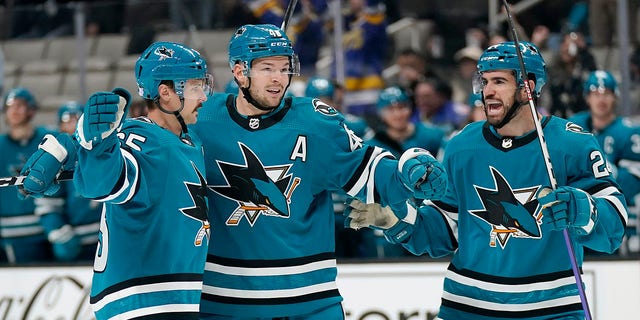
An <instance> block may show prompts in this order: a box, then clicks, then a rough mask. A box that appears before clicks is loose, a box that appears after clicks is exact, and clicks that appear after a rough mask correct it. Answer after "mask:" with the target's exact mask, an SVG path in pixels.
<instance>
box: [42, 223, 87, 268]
mask: <svg viewBox="0 0 640 320" xmlns="http://www.w3.org/2000/svg"><path fill="white" fill-rule="evenodd" d="M47 238H48V239H49V242H51V246H52V247H53V254H54V255H55V257H56V259H57V260H59V261H73V260H74V259H75V258H76V257H77V256H78V255H79V254H80V249H81V244H80V240H79V239H78V237H76V234H75V233H74V232H73V228H71V226H70V225H68V224H65V225H64V226H62V227H60V228H58V229H55V230H53V231H51V232H49V234H48V236H47Z"/></svg>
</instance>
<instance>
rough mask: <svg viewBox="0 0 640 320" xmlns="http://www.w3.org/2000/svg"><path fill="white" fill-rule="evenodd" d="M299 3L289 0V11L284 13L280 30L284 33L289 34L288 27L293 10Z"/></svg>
mask: <svg viewBox="0 0 640 320" xmlns="http://www.w3.org/2000/svg"><path fill="white" fill-rule="evenodd" d="M297 3H298V0H289V4H288V5H287V9H286V10H285V11H284V16H283V17H282V25H281V26H280V29H281V30H282V31H284V32H287V27H288V26H289V20H290V19H291V16H292V15H293V10H294V9H295V8H296V4H297Z"/></svg>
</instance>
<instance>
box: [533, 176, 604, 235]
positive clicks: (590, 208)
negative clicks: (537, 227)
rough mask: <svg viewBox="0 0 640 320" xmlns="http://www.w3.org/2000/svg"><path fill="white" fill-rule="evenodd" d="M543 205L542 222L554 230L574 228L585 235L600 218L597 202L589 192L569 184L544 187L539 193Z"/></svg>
mask: <svg viewBox="0 0 640 320" xmlns="http://www.w3.org/2000/svg"><path fill="white" fill-rule="evenodd" d="M537 198H538V203H539V204H540V206H541V207H542V209H541V210H542V214H543V217H542V222H543V223H544V224H548V225H550V226H551V228H552V229H553V230H563V229H565V228H569V227H570V228H573V230H575V231H576V233H578V234H581V235H585V234H589V233H590V232H591V230H592V229H593V225H594V224H595V222H596V221H597V219H598V211H597V210H596V204H595V202H594V200H593V198H592V197H591V195H589V194H588V193H586V192H585V191H582V190H580V189H576V188H573V187H569V186H562V187H559V188H558V189H556V190H552V189H550V188H542V189H540V191H538V194H537Z"/></svg>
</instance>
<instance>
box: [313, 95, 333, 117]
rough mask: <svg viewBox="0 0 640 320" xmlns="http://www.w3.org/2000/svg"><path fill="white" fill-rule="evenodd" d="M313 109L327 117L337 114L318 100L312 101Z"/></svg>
mask: <svg viewBox="0 0 640 320" xmlns="http://www.w3.org/2000/svg"><path fill="white" fill-rule="evenodd" d="M313 109H315V110H316V112H320V113H322V114H324V115H327V116H335V115H337V114H338V110H336V109H335V108H334V107H332V106H330V105H328V104H326V103H324V102H322V100H320V99H313Z"/></svg>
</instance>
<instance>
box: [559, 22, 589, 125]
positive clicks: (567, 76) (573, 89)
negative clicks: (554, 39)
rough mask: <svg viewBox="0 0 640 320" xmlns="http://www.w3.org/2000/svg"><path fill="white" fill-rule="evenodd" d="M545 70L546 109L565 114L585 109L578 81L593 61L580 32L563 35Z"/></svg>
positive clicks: (582, 77) (560, 115)
mask: <svg viewBox="0 0 640 320" xmlns="http://www.w3.org/2000/svg"><path fill="white" fill-rule="evenodd" d="M547 70H548V73H549V77H548V79H549V82H548V85H549V91H548V92H549V93H550V100H551V107H550V109H549V113H550V114H552V115H556V116H559V117H563V118H566V117H569V116H571V115H573V114H575V113H576V112H579V111H582V110H585V108H586V107H585V106H586V103H585V101H584V95H583V94H582V83H583V81H584V79H585V78H586V77H587V75H588V74H589V73H590V72H591V71H595V70H596V61H595V58H594V57H593V54H591V51H590V49H589V47H588V45H587V42H586V40H585V38H584V36H583V35H582V34H581V33H577V32H571V33H567V34H564V35H563V39H562V42H561V44H560V49H559V50H558V52H557V53H556V54H555V55H554V56H553V57H552V59H551V61H550V62H549V63H548V65H547Z"/></svg>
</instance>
